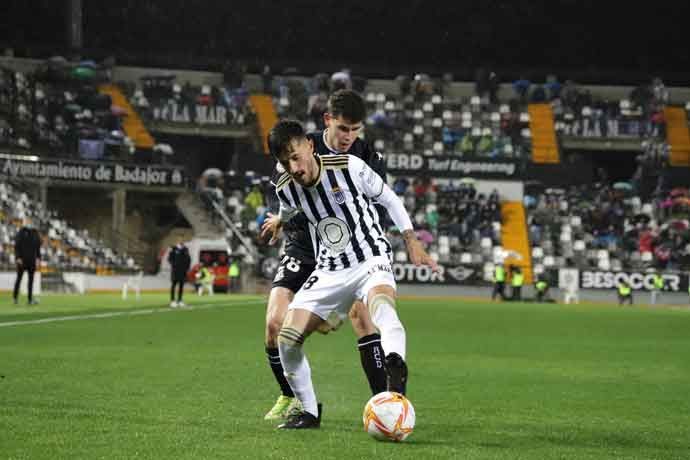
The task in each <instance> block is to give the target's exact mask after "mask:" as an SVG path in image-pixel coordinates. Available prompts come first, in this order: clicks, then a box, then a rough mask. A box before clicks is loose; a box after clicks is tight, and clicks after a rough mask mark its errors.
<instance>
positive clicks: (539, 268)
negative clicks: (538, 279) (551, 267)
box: [532, 264, 544, 275]
mask: <svg viewBox="0 0 690 460" xmlns="http://www.w3.org/2000/svg"><path fill="white" fill-rule="evenodd" d="M532 271H533V272H534V274H535V275H541V274H542V273H544V266H543V265H542V264H535V265H534V267H533V268H532Z"/></svg>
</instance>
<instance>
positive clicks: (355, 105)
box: [264, 90, 386, 420]
mask: <svg viewBox="0 0 690 460" xmlns="http://www.w3.org/2000/svg"><path fill="white" fill-rule="evenodd" d="M365 117H366V106H365V103H364V100H363V99H362V97H361V96H360V95H359V94H357V93H355V92H354V91H351V90H339V91H336V92H334V93H333V94H332V95H331V97H330V98H329V99H328V108H327V111H326V113H325V114H324V123H325V126H326V129H325V130H324V131H319V132H315V133H309V134H307V138H308V139H310V140H311V141H312V142H313V144H314V150H315V152H316V153H317V154H319V155H342V154H350V155H355V156H356V157H358V158H361V159H362V160H363V161H364V162H365V163H366V164H367V165H369V166H370V167H371V168H372V169H373V170H374V171H376V173H377V174H378V175H379V176H380V177H381V179H382V180H383V181H384V182H385V181H386V167H385V166H386V165H385V162H384V161H383V156H382V155H381V154H380V153H378V152H376V151H374V150H373V149H372V148H371V146H370V145H369V144H368V143H366V142H364V141H362V139H360V138H359V137H358V136H359V133H360V132H361V131H362V128H363V126H364V118H365ZM284 172H285V170H284V169H283V168H282V167H280V163H278V167H277V168H276V173H274V179H273V183H274V185H275V183H276V182H277V180H278V179H279V177H280V175H281V174H282V173H284ZM283 232H284V234H285V237H286V242H285V248H284V253H283V257H282V258H281V262H280V266H279V267H278V270H277V272H276V276H275V278H274V279H273V285H272V287H271V292H270V294H269V300H268V305H267V308H266V332H265V345H266V354H267V356H268V362H269V365H270V367H271V370H272V372H273V376H274V378H275V380H276V382H277V383H278V385H279V387H280V389H281V394H280V396H279V397H278V400H277V401H276V402H275V404H274V405H273V407H272V408H271V410H269V411H268V413H266V415H265V416H264V419H266V420H278V419H282V418H285V417H286V416H287V414H288V413H289V412H290V411H291V410H293V409H294V408H298V409H299V401H298V400H297V399H295V398H294V394H293V393H292V390H291V389H290V385H289V384H288V382H287V379H286V378H285V375H284V372H283V366H282V364H281V363H280V357H279V355H278V344H277V339H278V333H279V332H280V328H281V326H282V324H283V320H284V319H285V314H286V313H287V308H288V305H289V304H290V302H291V301H292V299H293V298H294V296H295V293H296V292H297V291H299V290H300V288H301V287H302V285H303V284H304V282H305V281H306V280H307V278H308V277H309V275H310V274H311V272H312V271H314V268H316V260H315V256H314V245H315V241H313V238H312V235H311V231H310V229H309V222H308V220H307V219H306V217H305V216H304V214H302V213H300V214H299V215H298V216H296V217H294V218H293V219H291V220H290V221H289V222H287V223H286V224H285V225H284V227H283ZM350 320H351V322H352V329H353V330H354V332H355V335H356V336H357V338H358V340H357V348H358V349H359V353H360V360H361V363H362V368H363V369H364V373H365V374H366V376H367V380H368V382H369V387H370V388H371V392H372V394H377V393H380V392H382V391H385V390H386V373H385V370H384V363H383V350H382V349H381V335H380V334H379V333H378V331H377V330H376V327H375V326H374V324H373V323H372V322H371V318H370V317H369V312H368V311H367V308H366V306H365V305H364V304H363V303H362V302H361V301H359V300H356V301H355V303H354V304H353V306H352V309H351V310H350Z"/></svg>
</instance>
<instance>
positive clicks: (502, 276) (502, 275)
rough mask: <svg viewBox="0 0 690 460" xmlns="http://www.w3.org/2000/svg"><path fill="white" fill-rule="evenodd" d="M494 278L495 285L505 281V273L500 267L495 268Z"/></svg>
mask: <svg viewBox="0 0 690 460" xmlns="http://www.w3.org/2000/svg"><path fill="white" fill-rule="evenodd" d="M494 277H495V278H496V282H497V283H502V282H504V281H505V280H506V271H505V269H504V268H503V267H502V266H501V265H498V266H497V267H496V271H495V272H494Z"/></svg>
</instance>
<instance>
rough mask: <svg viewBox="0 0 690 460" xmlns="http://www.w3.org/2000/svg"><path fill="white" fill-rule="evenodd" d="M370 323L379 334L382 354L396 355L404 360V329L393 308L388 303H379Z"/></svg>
mask: <svg viewBox="0 0 690 460" xmlns="http://www.w3.org/2000/svg"><path fill="white" fill-rule="evenodd" d="M371 321H372V322H373V323H374V325H375V326H376V327H377V328H378V329H379V332H380V333H381V347H383V351H384V353H386V354H389V353H397V354H399V355H400V356H401V357H402V359H405V343H406V336H405V328H404V327H403V325H402V323H401V322H400V318H398V312H397V311H395V308H394V307H393V306H392V305H390V304H388V303H380V304H379V306H378V308H377V309H376V311H375V312H374V316H373V317H372V318H371Z"/></svg>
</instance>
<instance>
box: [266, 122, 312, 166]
mask: <svg viewBox="0 0 690 460" xmlns="http://www.w3.org/2000/svg"><path fill="white" fill-rule="evenodd" d="M306 137H307V132H306V131H305V130H304V126H302V123H300V122H299V121H297V120H281V121H279V122H278V123H276V124H275V126H273V128H271V130H270V131H269V132H268V137H267V141H268V151H269V152H271V155H273V158H275V159H276V160H280V155H281V154H282V153H284V152H287V151H288V149H289V147H290V143H291V142H292V141H293V140H295V139H306Z"/></svg>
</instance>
